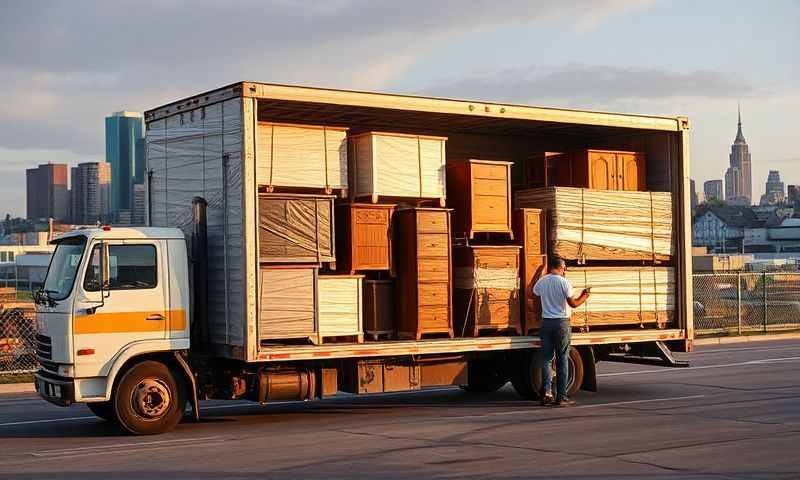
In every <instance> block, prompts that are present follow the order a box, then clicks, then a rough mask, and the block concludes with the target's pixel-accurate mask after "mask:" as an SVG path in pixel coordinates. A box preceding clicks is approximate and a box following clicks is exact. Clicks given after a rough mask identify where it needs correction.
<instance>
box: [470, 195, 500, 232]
mask: <svg viewBox="0 0 800 480" xmlns="http://www.w3.org/2000/svg"><path fill="white" fill-rule="evenodd" d="M508 213H509V205H508V197H505V196H503V197H490V196H486V195H476V196H475V197H474V198H473V203H472V218H473V219H474V220H473V223H475V224H476V225H508V221H509V219H508Z"/></svg>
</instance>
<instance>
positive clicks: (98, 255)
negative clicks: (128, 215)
mask: <svg viewBox="0 0 800 480" xmlns="http://www.w3.org/2000/svg"><path fill="white" fill-rule="evenodd" d="M53 243H55V245H56V250H55V252H54V254H53V257H52V260H51V263H50V267H49V269H48V272H47V277H46V279H45V283H44V287H43V289H42V290H41V291H40V292H38V293H37V295H36V299H35V300H36V312H37V323H38V325H37V328H38V332H39V333H38V335H37V338H36V340H37V357H38V359H39V362H40V364H41V369H40V370H39V371H38V372H37V374H36V388H37V390H38V391H39V393H40V395H41V396H42V397H44V398H45V399H47V400H49V401H51V402H53V403H56V404H59V405H69V404H70V403H73V402H86V403H88V404H89V406H90V408H92V410H93V411H95V413H98V411H100V413H104V415H100V416H110V415H112V414H113V408H112V406H111V402H112V401H113V400H114V396H113V389H114V386H115V383H117V385H119V382H120V381H122V380H123V379H124V377H123V378H119V377H118V374H119V373H120V372H122V371H123V370H124V369H125V368H126V364H128V363H129V361H130V360H131V359H133V358H140V357H141V355H143V354H144V355H154V354H155V355H157V354H159V352H160V353H161V354H162V355H164V354H166V355H172V356H173V357H175V353H174V352H181V351H186V350H187V349H188V348H189V323H190V321H189V309H190V294H189V282H188V265H187V261H188V257H187V250H186V241H185V238H184V235H183V233H182V232H181V231H180V230H178V229H173V228H120V227H113V228H112V227H98V228H87V229H82V230H76V231H72V232H69V233H66V234H64V235H62V236H60V237H59V238H57V239H55V240H54V241H53ZM175 358H177V357H175ZM137 363H138V362H137ZM168 364H169V362H168ZM128 373H130V372H128ZM181 373H182V372H180V371H179V372H177V374H173V375H172V376H173V377H176V378H180V376H181ZM148 378H149V379H148ZM114 379H117V382H114ZM132 380H133V379H132ZM139 380H140V381H139V382H138V383H137V385H135V386H134V388H132V389H130V391H129V392H127V393H126V395H127V397H128V398H127V399H125V400H124V401H125V402H126V403H127V404H128V405H132V408H133V411H134V413H135V414H136V415H138V416H139V417H141V418H142V419H144V420H154V419H158V418H160V417H161V416H163V415H164V414H165V413H167V412H168V411H170V410H174V409H175V408H180V413H181V415H182V413H183V407H184V406H185V400H183V401H182V402H180V405H176V403H177V402H178V400H179V399H180V398H184V399H185V398H186V397H185V394H180V395H178V394H176V392H177V391H170V390H171V389H170V388H169V385H166V384H167V383H169V381H172V382H174V383H176V384H178V383H179V382H180V380H177V381H176V380H175V378H173V379H171V380H169V379H163V378H159V377H158V375H151V376H150V377H146V376H145V377H144V378H140V379H139ZM172 390H174V389H172ZM134 429H137V427H135V426H134Z"/></svg>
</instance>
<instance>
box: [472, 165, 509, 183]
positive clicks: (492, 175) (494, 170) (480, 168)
mask: <svg viewBox="0 0 800 480" xmlns="http://www.w3.org/2000/svg"><path fill="white" fill-rule="evenodd" d="M472 178H488V179H495V180H507V179H508V166H507V165H487V164H485V163H473V164H472Z"/></svg>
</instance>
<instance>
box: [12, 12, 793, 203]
mask: <svg viewBox="0 0 800 480" xmlns="http://www.w3.org/2000/svg"><path fill="white" fill-rule="evenodd" d="M240 80H253V81H261V82H268V83H270V82H272V83H289V84H300V85H312V86H320V87H332V88H345V89H355V90H375V91H388V92H395V93H407V94H421V95H431V96H446V97H455V98H466V99H488V100H495V101H506V102H513V103H524V104H531V105H537V106H553V107H569V108H580V109H591V110H602V111H618V112H629V113H642V114H654V115H669V116H675V115H686V116H688V117H689V118H690V119H691V121H692V138H691V141H692V153H691V161H692V176H693V177H694V178H695V179H696V181H697V182H698V188H701V187H700V185H702V182H703V181H705V180H708V179H715V178H722V177H723V175H724V172H725V169H726V168H727V166H728V153H729V152H730V144H731V143H732V142H733V139H734V136H735V134H736V108H737V102H741V106H742V122H743V130H744V135H745V138H746V139H747V142H748V144H749V145H750V152H751V154H752V159H753V184H754V185H753V192H754V197H755V198H756V199H757V197H758V196H760V195H761V193H763V191H764V182H765V181H766V176H767V172H768V170H769V169H778V170H780V172H781V178H782V179H783V180H784V182H786V183H787V184H794V183H797V184H800V148H798V143H800V142H798V140H799V139H800V128H798V127H800V121H798V115H797V112H798V111H800V0H794V1H789V0H786V1H782V0H773V1H768V2H730V1H716V0H706V1H703V2H696V1H682V0H679V1H674V0H673V1H659V0H593V1H588V0H560V1H536V0H528V1H519V0H506V1H503V2H497V1H470V0H461V1H459V0H439V1H436V2H428V1H417V0H405V1H403V2H396V1H385V2H381V1H367V0H364V1H362V0H328V1H326V2H310V1H309V2H300V1H293V0H253V1H244V0H243V1H232V2H219V1H204V0H195V1H191V2H189V1H183V0H159V1H148V0H140V1H137V2H136V3H135V4H130V3H123V2H113V1H99V0H98V1H88V0H87V1H81V0H75V1H70V2H63V1H52V2H49V1H37V2H3V3H2V4H1V5H0V85H2V88H0V215H3V216H4V215H5V212H8V213H11V214H12V215H20V216H24V214H25V191H24V189H25V169H26V168H29V167H32V166H35V165H37V164H40V163H47V162H53V163H68V164H70V165H75V164H77V163H79V162H82V161H98V160H103V159H104V158H105V155H104V148H105V141H104V132H103V129H104V120H103V119H104V117H105V116H106V115H108V114H109V113H111V112H114V111H119V110H134V111H144V110H147V109H150V108H153V107H156V106H159V105H161V104H164V103H167V102H169V101H172V100H175V99H178V98H182V97H186V96H189V95H193V94H196V93H200V92H202V91H206V90H210V89H213V88H217V87H220V86H223V85H226V84H229V83H233V82H236V81H240Z"/></svg>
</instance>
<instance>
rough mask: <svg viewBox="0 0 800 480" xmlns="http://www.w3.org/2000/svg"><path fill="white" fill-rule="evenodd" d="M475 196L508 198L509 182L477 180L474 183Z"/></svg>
mask: <svg viewBox="0 0 800 480" xmlns="http://www.w3.org/2000/svg"><path fill="white" fill-rule="evenodd" d="M472 194H473V195H476V196H477V195H489V196H492V197H507V196H508V181H507V180H505V179H503V180H494V179H485V178H476V179H473V181H472Z"/></svg>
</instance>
